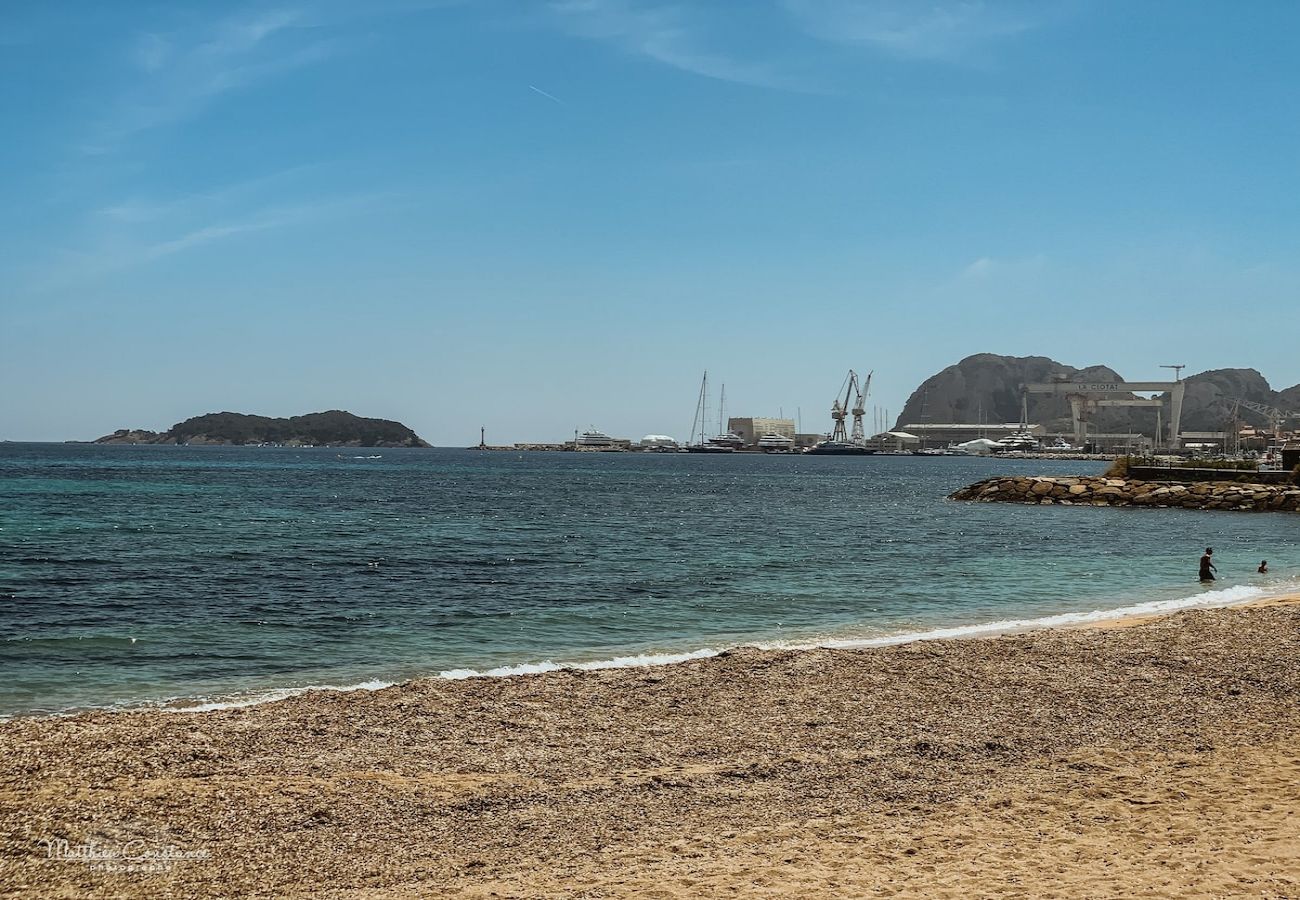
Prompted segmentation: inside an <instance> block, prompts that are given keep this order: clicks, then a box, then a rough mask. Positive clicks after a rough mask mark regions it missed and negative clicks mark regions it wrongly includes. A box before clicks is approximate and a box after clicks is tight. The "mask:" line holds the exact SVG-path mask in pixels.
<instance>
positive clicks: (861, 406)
mask: <svg viewBox="0 0 1300 900" xmlns="http://www.w3.org/2000/svg"><path fill="white" fill-rule="evenodd" d="M872 374H873V373H872V372H868V373H867V381H866V384H860V383H859V382H858V375H857V373H856V372H854V371H853V370H851V369H850V370H849V375H850V376H852V378H851V380H852V381H853V387H854V389H855V390H856V391H857V398H856V399H855V400H854V401H853V434H852V440H853V443H855V444H865V443H866V442H867V435H866V433H865V431H864V430H863V427H862V417H863V416H865V415H866V414H867V395H869V394H870V393H871V376H872Z"/></svg>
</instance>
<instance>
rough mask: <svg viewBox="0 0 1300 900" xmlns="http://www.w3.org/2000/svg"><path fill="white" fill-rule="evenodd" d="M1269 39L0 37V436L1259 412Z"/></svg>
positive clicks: (1292, 176) (1152, 6)
mask: <svg viewBox="0 0 1300 900" xmlns="http://www.w3.org/2000/svg"><path fill="white" fill-rule="evenodd" d="M1297 33H1300V5H1297V4H1294V3H1284V2H1255V3H1251V4H1237V3H1227V2H1223V3H1188V2H1144V3H1117V2H1085V0H1066V2H1050V0H1044V2H1033V3H994V2H974V0H971V2H945V0H932V2H925V3H905V2H887V0H882V2H854V0H772V2H754V3H744V4H742V3H720V2H719V3H703V2H700V3H688V2H678V3H661V2H634V0H563V2H555V3H543V2H537V3H522V2H505V0H498V2H493V0H480V2H470V0H467V2H443V3H437V2H425V3H421V2H416V0H410V2H405V0H391V2H384V0H377V2H373V3H366V4H359V3H345V2H323V0H322V2H311V0H307V2H300V3H285V4H278V3H272V4H259V5H248V6H241V5H237V4H233V3H209V4H197V3H156V4H149V3H112V4H105V3H86V4H80V5H78V4H75V3H57V4H55V3H36V2H32V3H26V4H23V3H17V2H13V3H8V4H6V5H5V7H4V11H3V13H0V68H2V71H0V75H2V76H3V77H2V78H0V113H2V114H3V117H4V121H5V123H6V128H5V131H6V139H5V140H4V141H3V142H0V172H2V173H3V174H0V197H2V198H3V202H2V203H0V378H3V382H4V384H5V390H4V391H3V392H2V393H0V437H5V438H12V439H28V440H38V439H48V440H61V439H72V438H76V439H85V438H93V437H95V436H98V435H100V434H103V433H105V432H107V431H111V430H113V429H114V428H118V427H124V426H132V427H148V428H158V429H161V428H166V427H167V426H169V425H171V424H172V423H174V422H176V421H178V420H180V419H183V418H186V417H188V416H190V415H194V414H199V413H203V412H210V411H216V410H223V409H228V410H235V411H243V412H257V413H262V414H267V415H291V414H295V413H300V412H307V411H313V410H318V409H325V408H345V409H350V410H352V411H353V412H356V413H359V414H362V415H373V416H383V417H389V418H396V419H400V420H402V421H404V422H406V423H407V424H409V425H411V426H412V427H413V428H415V429H416V430H417V431H418V432H420V433H421V434H422V435H424V436H425V437H426V438H427V439H429V440H431V441H433V442H434V443H438V444H453V445H456V444H462V445H463V444H466V443H470V442H473V441H475V440H477V433H478V426H479V425H480V424H484V425H486V426H487V428H488V434H489V438H490V439H496V440H499V441H508V440H547V439H561V438H563V437H565V436H566V435H571V434H572V432H573V429H574V428H575V427H581V428H586V427H587V426H589V425H594V426H596V427H599V428H601V429H603V430H606V431H609V432H611V433H615V434H621V435H626V436H630V437H639V436H640V435H641V434H644V433H647V432H665V433H668V434H674V435H677V436H679V437H684V436H685V434H686V432H687V431H688V430H689V426H690V421H691V416H692V414H693V412H694V407H695V396H696V392H697V389H698V384H699V377H700V372H701V370H703V369H705V368H706V367H707V368H708V369H709V370H710V373H711V375H712V376H713V377H714V378H716V380H717V381H719V382H725V383H726V385H727V394H728V400H729V403H728V406H729V410H730V411H731V412H732V413H733V414H737V415H774V414H776V413H777V412H778V411H784V412H785V413H786V414H788V415H789V414H793V412H794V411H795V410H796V409H800V410H802V418H803V425H804V429H805V430H808V431H813V430H822V429H824V428H827V427H829V417H828V416H827V414H826V413H827V407H828V406H829V403H830V400H831V396H832V395H833V393H834V392H835V389H836V387H837V386H838V385H839V384H840V382H841V380H842V378H843V375H844V372H845V370H846V369H848V368H849V367H851V366H852V367H855V368H857V369H859V370H868V369H873V370H874V371H875V387H874V391H873V394H874V396H873V398H872V403H873V404H874V405H879V406H881V407H884V408H888V409H890V410H893V411H895V412H896V411H897V410H899V409H900V408H901V407H902V404H903V401H904V400H905V399H906V397H907V394H908V393H909V392H910V391H911V389H912V388H913V387H915V386H916V384H918V383H919V382H920V381H921V380H922V379H923V378H925V377H926V376H928V375H930V374H932V373H933V372H935V371H937V370H939V369H941V368H943V367H944V366H946V365H949V364H951V363H953V362H955V361H957V360H958V359H960V358H961V357H963V356H966V355H968V354H971V353H976V352H986V351H987V352H996V353H1007V354H1016V355H1027V354H1042V355H1048V356H1053V357H1055V358H1057V359H1059V360H1061V361H1063V362H1066V363H1070V364H1073V365H1078V366H1082V365H1089V364H1097V363H1105V364H1109V365H1112V366H1114V367H1116V368H1117V369H1118V370H1119V371H1120V372H1121V373H1122V374H1123V375H1125V376H1126V377H1128V378H1131V379H1140V378H1153V377H1158V376H1160V375H1162V374H1163V370H1161V369H1159V368H1158V366H1159V364H1161V363H1186V364H1187V365H1188V366H1189V367H1190V368H1189V371H1193V372H1194V371H1201V370H1204V369H1210V368H1220V367H1229V366H1253V367H1256V368H1259V369H1260V370H1261V371H1262V372H1263V373H1264V375H1265V377H1267V378H1268V379H1269V380H1270V381H1271V382H1272V383H1273V386H1274V387H1275V388H1280V387H1286V386H1290V385H1292V384H1295V383H1296V382H1300V352H1297V351H1298V347H1297V344H1298V342H1300V313H1297V298H1298V295H1300V291H1298V288H1300V262H1298V261H1300V217H1298V215H1297V213H1298V209H1297V207H1298V206H1300V189H1298V187H1300V186H1298V185H1297V183H1296V182H1297V175H1298V174H1300V115H1297V110H1298V109H1300V55H1298V54H1296V53H1295V35H1296V34H1297Z"/></svg>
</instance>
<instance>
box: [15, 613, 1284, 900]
mask: <svg viewBox="0 0 1300 900" xmlns="http://www.w3.org/2000/svg"><path fill="white" fill-rule="evenodd" d="M1297 599H1300V598H1291V599H1290V601H1289V602H1271V603H1266V604H1260V605H1255V606H1248V607H1235V608H1228V609H1218V610H1208V611H1188V612H1181V613H1177V614H1174V615H1170V616H1165V617H1160V618H1156V619H1150V620H1141V621H1132V622H1126V623H1124V624H1125V625H1126V626H1128V627H1105V628H1090V629H1070V630H1056V631H1043V632H1035V633H1029V634H1019V635H1011V636H1002V637H996V638H981V639H977V640H965V641H934V642H921V643H913V644H907V645H902V646H897V647H889V648H880V649H870V650H812V651H800V652H773V651H758V650H738V651H734V652H731V653H728V654H725V655H723V656H721V657H718V658H712V659H703V660H698V661H694V662H690V663H683V664H679V665H674V666H666V667H660V668H646V669H621V670H605V671H597V672H586V673H578V672H556V673H549V674H544V675H536V676H524V677H515V678H496V679H471V680H467V681H439V680H422V681H417V682H411V683H408V684H404V685H401V686H398V687H394V688H389V689H386V690H383V691H379V692H373V693H366V692H356V693H346V694H343V693H314V694H307V695H303V696H299V697H295V698H292V699H290V700H286V701H282V702H277V703H271V704H264V705H261V706H256V707H249V708H244V709H228V710H218V711H212V712H204V713H163V712H139V713H117V714H107V713H95V714H86V715H79V716H75V717H68V718H50V719H19V720H14V721H10V722H7V723H4V724H0V847H2V851H3V856H2V857H0V866H2V868H0V892H2V893H4V894H5V895H11V896H33V897H81V896H93V897H133V896H139V897H145V896H148V897H158V896H184V897H227V896H272V895H274V896H289V897H308V896H311V897H333V898H344V897H442V896H452V897H455V896H464V897H492V896H496V897H545V896H581V897H610V896H651V897H695V896H772V897H789V896H806V897H824V896H846V897H848V896H854V897H856V896H881V897H974V896H994V895H996V896H1006V897H1017V896H1023V897H1119V896H1158V897H1194V896H1205V897H1229V896H1231V897H1241V896H1249V897H1295V896H1300V800H1297V799H1296V798H1297V796H1300V605H1297V602H1296V601H1297ZM61 842H66V843H61ZM88 848H89V849H88ZM87 856H91V857H94V858H92V859H87V858H86V857H87Z"/></svg>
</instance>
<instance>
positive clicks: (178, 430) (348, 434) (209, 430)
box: [95, 409, 429, 447]
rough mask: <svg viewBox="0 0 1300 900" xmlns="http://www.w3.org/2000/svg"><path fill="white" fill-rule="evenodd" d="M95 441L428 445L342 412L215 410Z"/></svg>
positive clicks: (398, 428) (399, 428)
mask: <svg viewBox="0 0 1300 900" xmlns="http://www.w3.org/2000/svg"><path fill="white" fill-rule="evenodd" d="M95 443H96V444H190V445H195V444H197V445H203V444H286V445H290V446H302V445H314V446H320V447H427V446H429V445H428V444H427V443H425V442H424V441H423V440H422V439H421V438H420V436H419V435H417V434H416V433H415V432H414V431H412V430H411V429H409V428H407V427H406V426H405V425H403V424H402V423H400V422H393V421H390V420H388V419H367V418H363V417H361V416H354V415H353V414H352V413H350V412H344V411H343V410H338V409H334V410H329V411H328V412H319V413H308V414H307V415H304V416H291V417H289V418H287V419H273V418H270V417H268V416H250V415H245V414H243V413H232V412H219V413H208V414H207V415H204V416H195V417H193V418H190V419H186V420H185V421H184V422H178V423H177V424H175V425H173V426H172V427H171V428H169V429H168V430H167V431H163V432H157V431H142V430H133V429H127V428H123V429H120V430H118V431H115V432H113V433H112V434H109V435H105V436H104V437H101V438H99V439H98V440H96V441H95Z"/></svg>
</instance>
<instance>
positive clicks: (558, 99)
mask: <svg viewBox="0 0 1300 900" xmlns="http://www.w3.org/2000/svg"><path fill="white" fill-rule="evenodd" d="M528 89H529V90H530V91H536V92H537V93H539V94H541V95H542V96H543V97H545V98H546V99H547V100H552V101H554V102H555V103H558V104H560V105H561V106H563V105H564V101H563V100H561V99H560V98H559V97H557V96H555V95H554V94H548V93H546V91H544V90H542V89H541V88H539V87H536V86H535V85H531V84H530V85H528Z"/></svg>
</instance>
